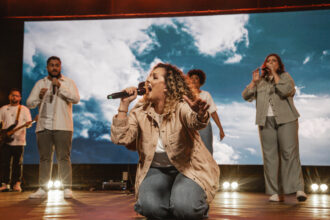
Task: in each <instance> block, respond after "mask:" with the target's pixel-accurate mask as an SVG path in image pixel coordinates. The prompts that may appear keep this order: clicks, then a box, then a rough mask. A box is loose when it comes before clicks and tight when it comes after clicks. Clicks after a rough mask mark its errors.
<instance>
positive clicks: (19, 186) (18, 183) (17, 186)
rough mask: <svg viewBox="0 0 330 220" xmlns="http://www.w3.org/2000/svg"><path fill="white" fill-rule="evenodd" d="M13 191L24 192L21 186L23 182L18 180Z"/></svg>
mask: <svg viewBox="0 0 330 220" xmlns="http://www.w3.org/2000/svg"><path fill="white" fill-rule="evenodd" d="M13 191H14V192H22V188H21V183H20V182H17V183H16V184H15V185H14V186H13Z"/></svg>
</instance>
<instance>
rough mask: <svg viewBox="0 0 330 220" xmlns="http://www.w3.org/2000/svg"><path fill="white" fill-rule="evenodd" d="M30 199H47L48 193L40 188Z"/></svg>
mask: <svg viewBox="0 0 330 220" xmlns="http://www.w3.org/2000/svg"><path fill="white" fill-rule="evenodd" d="M29 198H30V199H44V198H47V192H46V191H45V190H43V189H42V188H39V189H38V190H37V191H36V192H34V193H32V194H31V195H30V196H29Z"/></svg>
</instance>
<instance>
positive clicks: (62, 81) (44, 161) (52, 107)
mask: <svg viewBox="0 0 330 220" xmlns="http://www.w3.org/2000/svg"><path fill="white" fill-rule="evenodd" d="M47 71H48V76H46V77H44V78H43V79H41V80H39V81H38V82H37V83H36V84H35V85H34V87H33V89H32V91H31V94H30V96H29V97H28V99H27V102H26V103H27V106H28V107H29V108H35V107H38V109H39V117H38V122H37V126H36V135H37V144H38V150H39V155H40V164H39V185H40V188H39V189H38V190H37V191H36V192H35V193H33V194H31V195H30V197H29V198H31V199H33V198H45V197H47V193H46V186H47V184H48V181H49V180H50V179H51V173H52V166H53V154H54V150H55V153H56V159H57V161H58V174H59V177H60V179H61V181H62V184H63V187H64V198H72V190H71V185H72V168H71V159H70V156H71V145H72V134H73V118H72V105H73V104H77V103H78V102H79V100H80V97H79V92H78V89H77V87H76V85H75V83H74V81H73V80H71V79H69V78H67V77H65V76H63V75H62V74H61V60H60V58H58V57H56V56H51V57H49V58H48V60H47Z"/></svg>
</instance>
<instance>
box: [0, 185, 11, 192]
mask: <svg viewBox="0 0 330 220" xmlns="http://www.w3.org/2000/svg"><path fill="white" fill-rule="evenodd" d="M9 190H10V185H9V184H6V183H2V184H1V187H0V192H9Z"/></svg>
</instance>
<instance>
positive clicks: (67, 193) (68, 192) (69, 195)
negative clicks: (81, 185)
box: [64, 189, 73, 199]
mask: <svg viewBox="0 0 330 220" xmlns="http://www.w3.org/2000/svg"><path fill="white" fill-rule="evenodd" d="M72 198H73V195H72V190H71V189H64V199H72Z"/></svg>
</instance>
